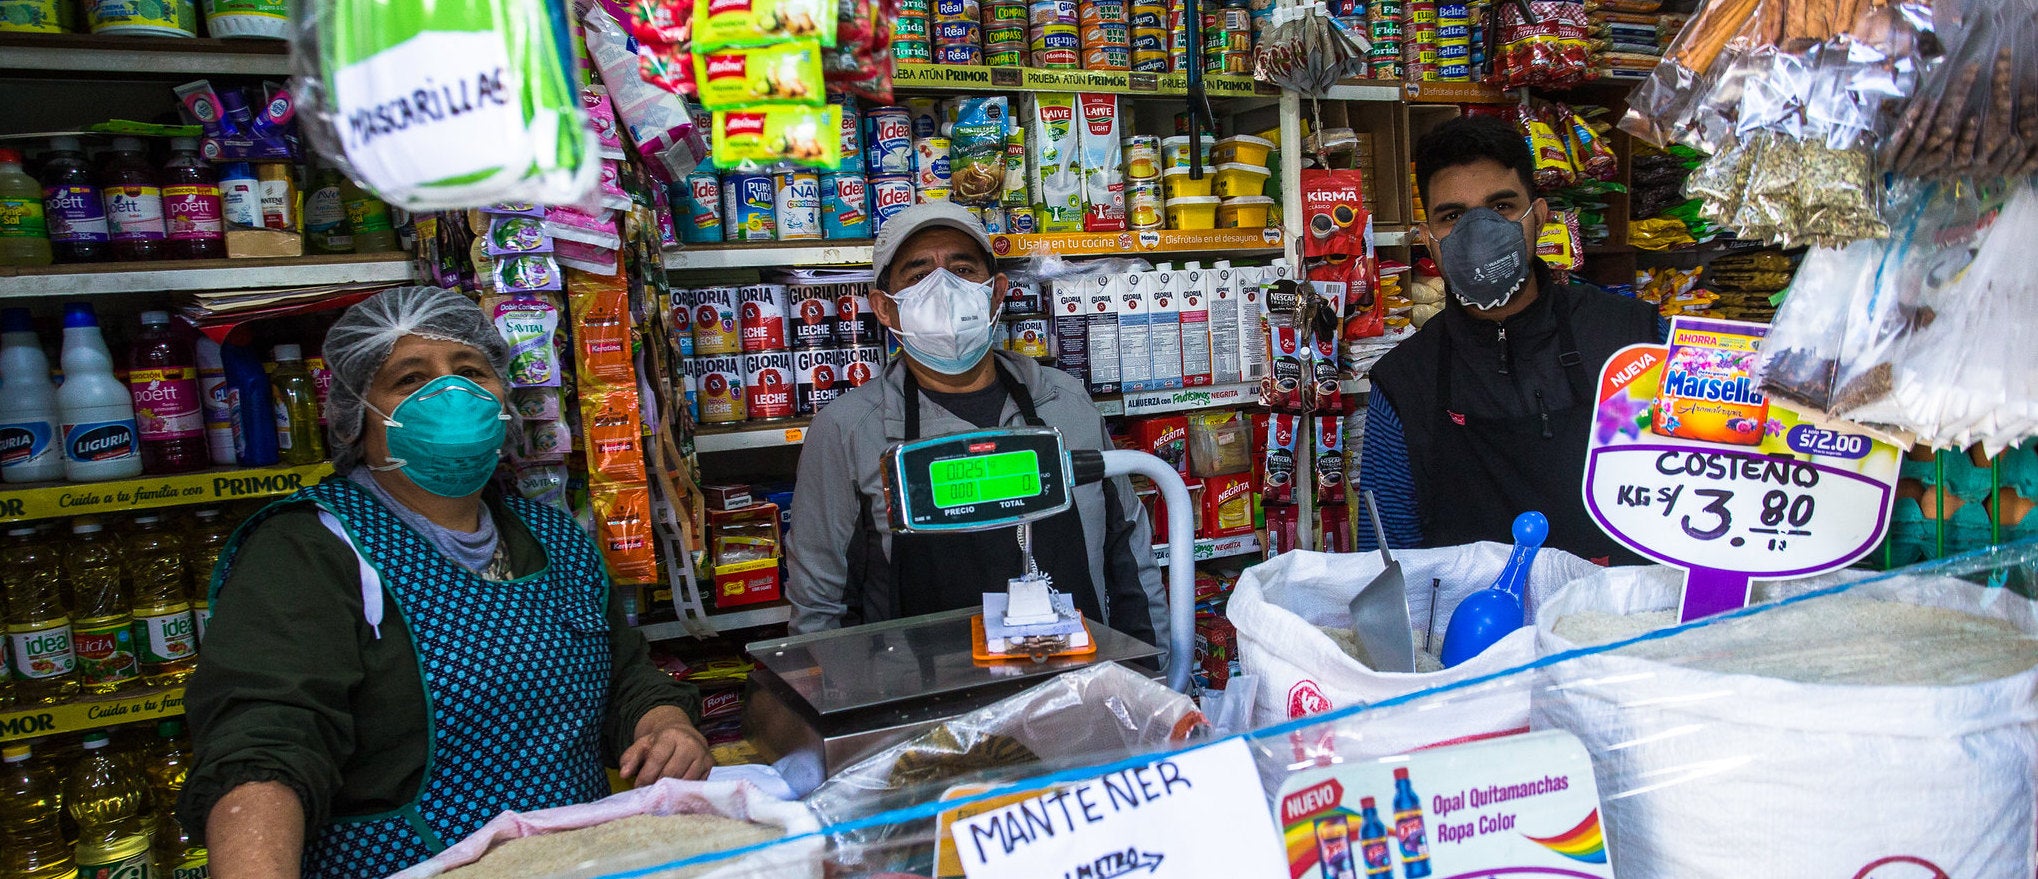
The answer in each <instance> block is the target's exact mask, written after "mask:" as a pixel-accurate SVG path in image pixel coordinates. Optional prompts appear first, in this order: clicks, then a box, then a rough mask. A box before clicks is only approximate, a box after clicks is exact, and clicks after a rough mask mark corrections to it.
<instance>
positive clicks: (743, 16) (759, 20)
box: [693, 0, 837, 53]
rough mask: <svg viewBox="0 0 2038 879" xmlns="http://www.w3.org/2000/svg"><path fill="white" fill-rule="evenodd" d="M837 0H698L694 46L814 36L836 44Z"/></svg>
mask: <svg viewBox="0 0 2038 879" xmlns="http://www.w3.org/2000/svg"><path fill="white" fill-rule="evenodd" d="M836 5H837V4H836V3H835V2H834V0H694V4H693V50H694V51H695V52H696V53H700V52H713V51H715V50H717V49H723V48H727V47H729V46H769V45H773V44H776V43H782V42H785V41H786V40H796V39H803V38H813V39H816V40H820V41H821V45H822V46H823V47H826V48H830V49H832V48H834V47H835V17H836V13H837V9H836Z"/></svg>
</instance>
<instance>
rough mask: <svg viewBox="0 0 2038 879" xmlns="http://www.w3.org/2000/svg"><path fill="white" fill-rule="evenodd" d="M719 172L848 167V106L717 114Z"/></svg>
mask: <svg viewBox="0 0 2038 879" xmlns="http://www.w3.org/2000/svg"><path fill="white" fill-rule="evenodd" d="M714 122H715V136H714V150H715V167H717V168H743V167H746V166H759V165H770V164H774V163H777V162H791V163H793V164H796V165H806V166H809V167H814V168H833V167H835V166H837V165H840V164H842V107H841V105H839V104H829V105H826V106H822V107H805V106H799V105H794V104H785V105H770V104H767V105H762V106H758V107H753V108H751V109H748V110H716V111H715V120H714Z"/></svg>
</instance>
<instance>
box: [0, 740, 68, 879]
mask: <svg viewBox="0 0 2038 879" xmlns="http://www.w3.org/2000/svg"><path fill="white" fill-rule="evenodd" d="M34 756H35V755H34V754H33V753H32V752H31V751H30V750H29V747H28V746H27V745H8V746H7V747H6V748H4V749H0V876H5V877H7V879H72V877H74V876H76V875H77V874H78V866H77V862H76V861H74V860H72V859H71V847H70V845H68V844H66V843H65V842H64V833H63V828H62V827H61V826H60V825H61V821H62V810H61V808H60V807H59V806H58V803H57V789H58V788H57V778H56V775H55V773H52V772H51V771H50V770H49V768H48V767H44V766H37V765H36V763H35V761H34V759H33V757H34Z"/></svg>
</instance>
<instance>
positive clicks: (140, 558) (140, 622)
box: [123, 513, 198, 684]
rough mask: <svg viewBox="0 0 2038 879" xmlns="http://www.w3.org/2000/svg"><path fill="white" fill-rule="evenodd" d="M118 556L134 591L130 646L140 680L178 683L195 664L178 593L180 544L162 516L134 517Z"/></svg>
mask: <svg viewBox="0 0 2038 879" xmlns="http://www.w3.org/2000/svg"><path fill="white" fill-rule="evenodd" d="M125 549H126V552H125V553H123V559H124V561H125V562H126V564H127V579H128V583H129V584H130V585H131V586H132V587H133V590H134V646H135V652H136V653H137V654H139V659H140V660H141V669H142V678H143V679H144V680H146V681H148V682H149V683H151V684H181V683H183V682H184V679H185V678H188V677H190V676H191V671H192V670H193V669H195V668H197V667H198V631H197V629H196V627H195V624H194V623H193V622H192V620H191V602H190V601H189V600H187V599H186V598H185V597H184V589H185V586H186V583H185V579H184V547H183V541H182V540H180V539H178V537H177V534H176V532H174V531H171V530H170V529H169V528H168V527H167V526H165V525H164V524H163V517H162V516H160V515H157V514H154V513H145V514H143V515H140V516H136V517H134V531H133V532H132V533H130V534H128V536H127V545H126V547H125Z"/></svg>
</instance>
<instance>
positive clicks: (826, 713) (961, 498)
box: [744, 427, 1195, 777]
mask: <svg viewBox="0 0 2038 879" xmlns="http://www.w3.org/2000/svg"><path fill="white" fill-rule="evenodd" d="M881 472H882V474H883V478H884V487H885V497H886V506H887V509H888V516H889V525H890V526H891V528H892V530H894V531H905V532H921V533H947V532H963V531H983V530H990V529H997V528H1013V527H1014V526H1017V528H1016V531H1017V533H1018V536H1017V539H1018V540H1019V541H1020V545H1021V553H1020V555H1021V558H1022V559H1023V562H1022V565H1023V567H1024V570H1021V571H1016V572H1014V573H1015V574H1016V576H1014V577H1013V578H1012V579H1011V581H1009V583H1008V586H1007V589H1006V591H1005V592H1003V593H986V594H985V596H984V598H985V601H984V605H983V606H982V607H980V608H963V609H960V610H955V611H950V612H947V613H938V614H929V615H926V616H920V617H912V618H908V619H900V620H889V621H886V622H880V623H872V624H870V625H864V626H856V627H853V628H847V629H838V630H835V631H829V632H816V633H813V634H808V635H799V636H795V637H791V638H783V639H778V640H772V641H759V642H754V643H751V644H749V645H746V646H745V648H744V649H745V652H747V653H748V654H749V656H750V658H751V659H752V660H753V661H755V662H756V663H757V668H756V670H754V671H753V672H752V673H751V675H750V694H749V697H748V698H747V699H746V703H745V710H744V732H745V735H746V737H747V738H749V739H750V741H751V742H752V743H753V744H754V745H756V746H757V747H758V749H759V751H760V752H761V753H762V754H763V755H764V756H765V757H766V758H767V759H769V760H773V761H778V760H781V759H784V758H788V757H793V758H796V762H798V763H801V764H805V765H802V766H800V767H799V770H798V771H801V772H803V773H804V772H813V773H816V775H815V776H814V777H825V776H828V775H832V774H833V773H834V772H835V771H836V770H839V769H841V768H843V767H846V766H848V765H850V764H851V763H854V762H855V761H856V760H858V759H861V758H862V757H864V756H867V755H869V754H871V753H874V752H876V751H878V750H881V749H883V748H884V747H887V746H889V745H891V744H894V743H896V742H899V741H903V740H905V739H907V738H909V737H911V736H912V735H913V734H914V733H916V732H918V731H919V730H920V729H922V728H923V727H925V726H927V725H930V724H933V723H936V722H939V721H942V720H945V719H947V718H950V717H954V716H956V715H958V714H962V713H965V712H968V711H971V710H974V709H977V708H981V707H983V706H985V705H988V704H991V703H992V702H996V701H997V700H999V699H1003V698H1005V697H1007V696H1010V695H1012V694H1014V693H1016V692H1019V691H1020V690H1023V689H1026V688H1028V687H1031V686H1033V685H1035V684H1038V683H1041V682H1042V681H1044V680H1046V679H1048V678H1051V677H1053V676H1055V675H1058V674H1061V673H1063V672H1066V671H1072V670H1074V669H1078V668H1083V667H1086V666H1089V665H1092V664H1095V663H1099V662H1119V663H1124V664H1126V665H1128V666H1129V667H1132V668H1135V669H1144V670H1149V671H1151V670H1153V669H1157V668H1158V667H1159V666H1158V665H1157V664H1156V662H1155V658H1156V657H1158V656H1160V655H1161V653H1162V651H1161V650H1159V649H1158V648H1156V647H1154V646H1153V645H1149V644H1147V643H1145V642H1143V641H1140V640H1139V639H1137V638H1133V637H1131V636H1129V635H1125V634H1123V633H1120V632H1116V631H1112V630H1111V629H1108V628H1106V627H1105V626H1103V625H1102V624H1101V623H1099V622H1097V621H1095V620H1085V619H1084V618H1083V617H1082V616H1080V615H1079V614H1077V613H1076V612H1075V610H1074V604H1073V602H1072V601H1071V599H1070V597H1069V596H1067V595H1065V594H1062V593H1058V592H1055V591H1054V589H1053V584H1052V582H1051V581H1050V579H1049V578H1048V577H1047V576H1046V575H1045V574H1044V573H1042V572H1041V571H1039V570H1038V568H1037V567H1036V566H1034V564H1033V562H1032V552H1031V548H1030V537H1031V535H1030V528H1029V527H1028V526H1029V525H1030V524H1031V523H1033V522H1036V521H1039V520H1042V519H1045V518H1047V517H1049V516H1053V515H1056V514H1058V513H1061V512H1063V511H1065V510H1067V509H1068V508H1069V506H1070V504H1071V503H1073V499H1074V495H1075V488H1076V486H1078V485H1086V484H1089V483H1093V482H1098V481H1100V480H1103V479H1105V478H1108V477H1111V476H1123V475H1133V474H1138V475H1141V476H1145V477H1147V478H1148V479H1151V480H1152V481H1153V483H1154V484H1155V486H1157V487H1158V488H1159V489H1160V492H1161V497H1162V499H1163V501H1164V502H1165V503H1167V505H1168V512H1169V515H1168V526H1169V527H1168V550H1169V556H1168V557H1169V558H1170V559H1172V560H1174V561H1175V564H1173V565H1170V566H1169V568H1168V605H1169V607H1168V621H1169V622H1168V628H1169V633H1168V636H1169V637H1168V641H1169V644H1168V648H1169V649H1168V651H1167V665H1166V673H1167V682H1168V686H1170V687H1172V688H1174V689H1175V690H1177V691H1181V692H1186V691H1187V690H1188V687H1189V671H1190V669H1189V664H1190V661H1191V659H1192V658H1193V655H1194V644H1195V566H1194V565H1193V564H1191V563H1190V560H1191V559H1193V558H1195V555H1194V540H1193V538H1192V536H1191V528H1192V522H1193V518H1194V517H1193V514H1192V511H1191V509H1190V506H1189V492H1188V488H1187V487H1186V486H1184V485H1183V484H1182V478H1181V475H1180V474H1178V473H1176V472H1175V468H1174V467H1173V466H1171V465H1169V464H1168V463H1167V462H1165V461H1162V460H1161V459H1159V458H1156V457H1154V456H1153V455H1149V454H1146V453H1145V452H1129V451H1090V450H1077V451H1070V450H1068V449H1067V448H1066V447H1065V446H1064V445H1063V443H1062V438H1061V432H1060V431H1057V430H1055V429H1053V428H1049V427H1010V428H999V429H993V430H978V431H969V432H964V433H957V434H950V435H948V436H941V437H933V438H929V439H921V440H912V441H908V442H904V443H900V444H898V445H895V446H893V447H892V448H891V449H889V450H887V451H886V453H885V456H884V460H883V463H882V466H881Z"/></svg>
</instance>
